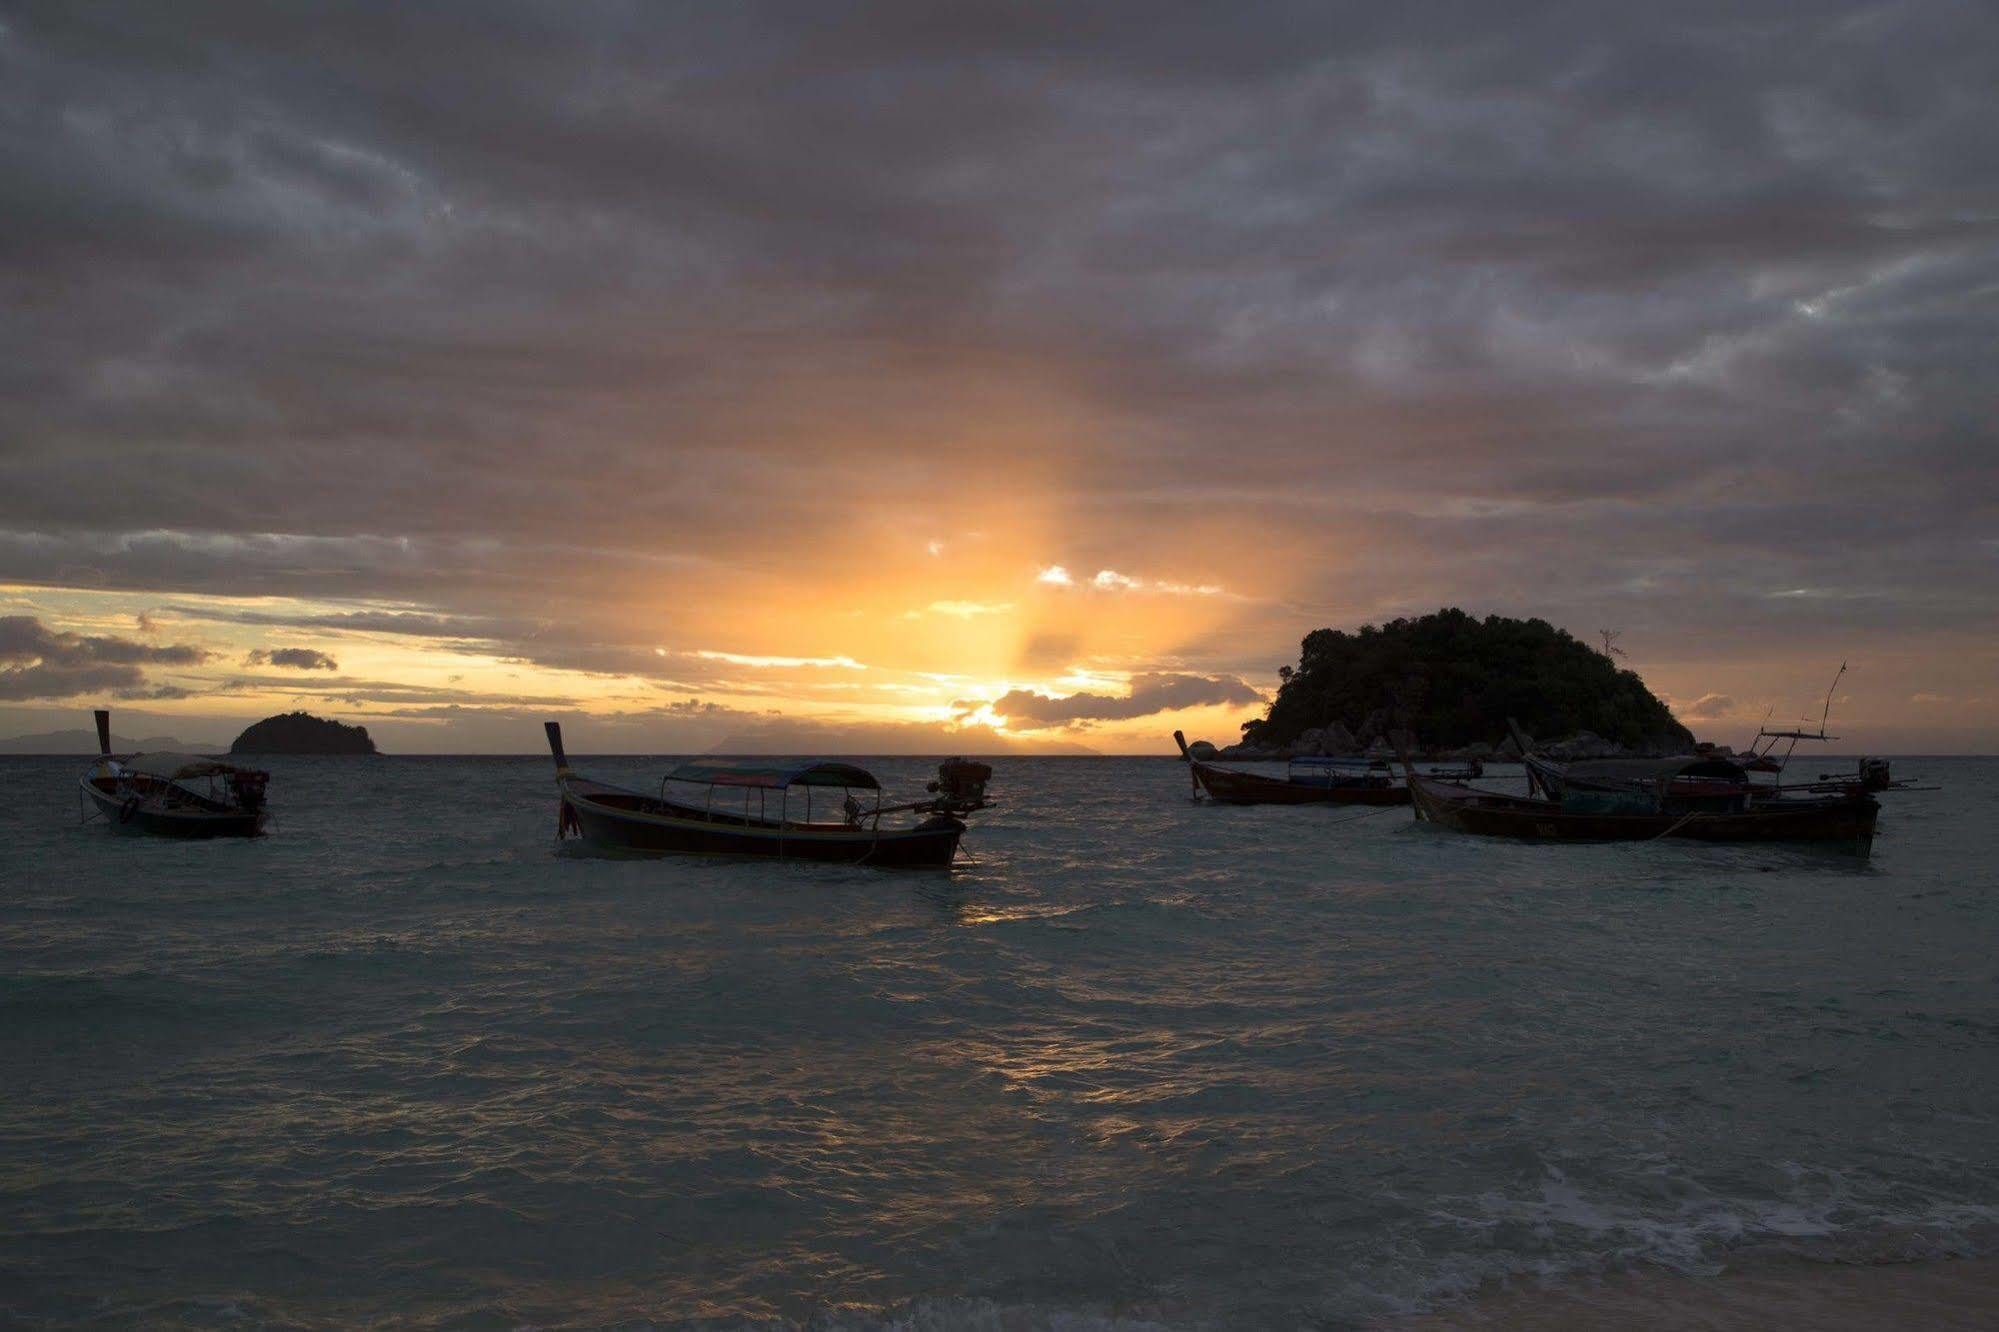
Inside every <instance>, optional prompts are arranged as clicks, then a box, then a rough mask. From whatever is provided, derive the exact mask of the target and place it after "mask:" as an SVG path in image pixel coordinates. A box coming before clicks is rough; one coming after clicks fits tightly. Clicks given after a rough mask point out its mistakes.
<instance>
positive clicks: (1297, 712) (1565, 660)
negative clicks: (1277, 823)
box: [1221, 607, 1694, 758]
mask: <svg viewBox="0 0 1999 1332" xmlns="http://www.w3.org/2000/svg"><path fill="white" fill-rule="evenodd" d="M1278 676H1279V678H1280V679H1281V680H1282V681H1283V683H1282V685H1281V686H1280V687H1279V688H1278V691H1277V697H1276V699H1275V700H1274V701H1273V702H1272V703H1271V705H1270V713H1269V715H1268V716H1266V717H1263V718H1261V719H1260V720H1257V721H1253V722H1249V723H1247V724H1246V725H1244V727H1243V728H1242V729H1243V738H1242V743H1241V744H1238V745H1232V746H1230V747H1229V748H1228V749H1226V750H1223V751H1221V752H1222V754H1223V755H1224V756H1225V757H1231V758H1289V757H1293V756H1295V755H1298V754H1360V753H1365V752H1376V753H1385V752H1387V751H1388V749H1389V737H1390V736H1391V735H1392V734H1393V733H1394V732H1396V731H1398V730H1406V731H1408V732H1409V733H1411V734H1412V735H1413V737H1414V740H1415V743H1416V745H1417V746H1418V748H1419V749H1421V750H1422V751H1423V752H1424V753H1426V754H1430V755H1436V756H1443V755H1446V754H1448V755H1451V756H1453V757H1465V758H1474V757H1491V756H1495V755H1497V754H1498V753H1499V752H1500V746H1501V744H1502V743H1503V742H1504V741H1505V739H1506V722H1507V719H1508V718H1509V717H1512V718H1516V719H1518V721H1519V723H1520V725H1521V726H1522V727H1523V728H1525V730H1526V731H1527V732H1528V733H1529V734H1530V735H1532V736H1536V737H1539V738H1540V739H1542V740H1560V741H1561V742H1562V743H1561V744H1560V746H1559V748H1560V750H1561V751H1563V752H1565V753H1566V754H1567V756H1569V757H1574V758H1584V757H1607V756H1610V755H1619V754H1683V753H1686V752H1688V751H1689V750H1691V749H1692V748H1693V745H1694V737H1693V733H1692V732H1691V731H1689V730H1687V728H1686V727H1684V726H1682V725H1680V723H1679V722H1678V721H1677V720H1675V718H1674V717H1673V714H1672V712H1671V711H1670V710H1669V709H1668V708H1667V707H1666V705H1665V704H1664V703H1663V702H1661V701H1660V700H1659V698H1658V697H1657V696H1656V695H1654V694H1653V693H1652V691H1651V690H1649V689H1647V688H1646V687H1645V682H1644V681H1643V680H1641V679H1639V678H1638V675H1637V673H1636V672H1634V671H1630V670H1627V669H1625V668H1624V667H1621V666H1619V665H1618V664H1617V662H1616V660H1615V659H1614V658H1613V657H1612V656H1611V655H1610V652H1609V651H1608V650H1606V651H1602V652H1599V651H1598V650H1597V649H1595V648H1592V647H1589V646H1588V645H1586V644H1584V643H1581V642H1579V641H1577V640H1576V639H1575V638H1574V637H1572V636H1571V635H1570V634H1569V633H1567V632H1566V631H1565V630H1561V629H1557V628H1555V627H1554V626H1553V625H1551V624H1549V623H1548V622H1547V621H1546V620H1540V619H1529V620H1516V619H1512V618H1509V617H1507V616H1503V615H1488V616H1486V617H1485V618H1484V619H1482V620H1481V619H1478V618H1476V617H1475V616H1471V615H1467V614H1466V613H1465V612H1464V611H1462V610H1458V609H1456V608H1455V607H1453V608H1449V609H1445V610H1440V611H1438V612H1436V613H1435V614H1434V615H1424V616H1420V617H1417V618H1414V619H1400V620H1392V621H1390V622H1389V623H1387V624H1384V625H1380V626H1378V627H1377V626H1375V625H1371V624H1370V625H1364V626H1362V627H1361V628H1360V629H1358V630H1356V631H1354V632H1352V633H1345V632H1342V631H1340V630H1337V629H1315V630H1313V631H1312V632H1311V633H1309V634H1307V635H1306V636H1305V640H1304V643H1303V645H1302V650H1301V652H1300V655H1299V661H1298V665H1297V667H1296V668H1295V669H1294V668H1292V667H1289V666H1287V667H1285V668H1283V669H1282V670H1280V671H1279V672H1278ZM1555 749H1556V746H1550V750H1551V752H1552V751H1554V750H1555Z"/></svg>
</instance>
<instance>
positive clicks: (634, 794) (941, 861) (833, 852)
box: [544, 722, 993, 869]
mask: <svg viewBox="0 0 1999 1332" xmlns="http://www.w3.org/2000/svg"><path fill="white" fill-rule="evenodd" d="M544 727H545V729H546V731H547V733H548V747H549V752H550V753H551V754H552V755H553V756H554V758H555V785H556V789H557V790H558V792H560V796H561V800H560V804H559V805H558V807H557V813H556V835H557V837H558V838H562V837H567V836H569V835H570V834H572V833H573V834H575V835H576V836H578V837H581V838H582V839H583V840H584V841H585V842H587V843H589V844H591V845H592V846H595V847H599V848H602V849H605V850H612V851H622V852H636V853H645V854H692V855H728V856H764V857H769V858H771V859H775V860H824V861H837V862H840V863H844V864H852V865H879V866H884V867H893V868H927V869H948V868H950V865H951V862H952V860H953V858H954V857H955V856H956V855H957V851H958V842H959V839H960V838H962V837H963V836H964V835H965V821H964V819H965V816H966V815H968V814H971V813H972V812H974V811H976V810H980V809H984V808H985V807H986V805H987V804H988V803H989V802H988V801H987V800H986V783H987V782H988V781H990V780H991V778H992V772H993V770H992V769H991V768H990V767H988V766H987V765H986V764H983V763H977V762H972V761H970V760H967V759H956V758H954V759H947V760H946V761H945V762H944V763H942V764H940V765H939V766H938V769H937V779H936V780H935V781H933V782H931V783H929V787H928V789H929V791H930V792H931V793H932V798H930V799H928V800H918V801H913V802H911V803H908V804H902V805H884V804H882V803H881V802H882V789H881V783H880V782H878V781H876V780H875V778H874V775H873V774H871V773H869V772H868V771H866V770H865V769H863V768H857V767H855V766H854V765H853V764H851V763H834V762H812V763H796V764H790V765H777V766H758V765H755V764H748V763H744V764H729V763H718V762H712V761H708V760H696V761H694V762H690V763H684V764H682V765H681V766H680V767H678V768H675V769H674V770H673V771H672V772H669V773H668V774H666V776H665V777H663V778H661V779H660V784H659V789H658V791H657V792H651V793H648V792H645V791H633V790H629V789H627V788H625V787H620V786H612V785H609V784H607V783H605V782H598V781H592V780H591V779H589V778H587V777H581V776H578V775H577V774H576V773H575V772H574V771H573V770H571V768H570V766H569V759H568V757H567V756H566V755H565V754H564V753H563V748H562V727H561V725H560V724H559V723H557V722H546V723H544ZM794 792H796V793H797V794H796V795H794V794H793V793H794ZM856 792H872V793H873V800H872V802H868V801H864V800H863V799H861V798H860V797H859V796H857V795H856V794H855V793H856ZM815 798H816V800H817V809H816V811H815V808H814V802H815ZM815 813H816V817H815ZM898 813H916V814H921V815H923V816H925V817H923V818H922V819H921V821H919V822H918V823H917V824H916V825H915V826H913V827H907V828H895V827H889V828H884V827H883V826H882V818H883V816H885V815H889V814H898Z"/></svg>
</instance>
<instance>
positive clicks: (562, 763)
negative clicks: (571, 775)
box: [541, 722, 569, 777]
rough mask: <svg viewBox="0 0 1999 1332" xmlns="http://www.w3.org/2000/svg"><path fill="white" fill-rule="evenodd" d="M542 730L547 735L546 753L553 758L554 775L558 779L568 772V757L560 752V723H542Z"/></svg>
mask: <svg viewBox="0 0 1999 1332" xmlns="http://www.w3.org/2000/svg"><path fill="white" fill-rule="evenodd" d="M541 728H542V730H544V731H546V732H547V733H548V752H549V753H551V754H553V755H554V756H555V774H556V776H558V777H561V776H564V775H566V774H567V773H568V772H569V756H568V755H566V754H564V753H563V752H562V723H561V722H543V723H542V724H541Z"/></svg>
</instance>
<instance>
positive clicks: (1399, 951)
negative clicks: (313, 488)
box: [0, 757, 1999, 1330]
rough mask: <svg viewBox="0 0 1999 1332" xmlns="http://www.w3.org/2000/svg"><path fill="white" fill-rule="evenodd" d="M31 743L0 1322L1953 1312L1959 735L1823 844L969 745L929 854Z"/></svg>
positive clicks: (22, 777)
mask: <svg viewBox="0 0 1999 1332" xmlns="http://www.w3.org/2000/svg"><path fill="white" fill-rule="evenodd" d="M575 761H576V764H577V767H578V768H579V770H581V771H584V772H587V773H589V774H590V775H592V776H599V777H601V778H603V779H605V780H608V781H613V782H619V783H623V784H629V785H634V786H647V787H649V786H651V785H652V784H653V783H655V782H656V781H657V780H658V777H659V775H660V774H661V773H662V772H663V771H665V770H666V769H667V768H668V767H670V766H671V760H668V759H664V758H650V759H646V758H625V757H620V758H606V759H591V760H584V759H581V758H578V759H577V760H575ZM860 761H861V762H863V763H864V764H865V765H866V766H868V767H870V768H871V769H873V770H874V771H875V772H876V773H878V774H879V775H880V776H881V778H882V779H883V783H884V785H885V786H886V787H888V788H889V791H890V792H891V794H894V795H906V796H910V797H914V796H915V795H917V794H919V793H920V787H921V783H922V781H923V780H924V779H925V778H926V777H927V776H929V775H931V763H930V762H927V761H923V760H916V759H907V758H889V759H864V760H860ZM84 765H85V761H84V760H81V759H49V758H20V759H4V760H0V1324H4V1325H6V1326H10V1327H13V1326H18V1327H30V1328H33V1327H56V1326H72V1325H78V1324H82V1325H88V1326H93V1327H96V1326H105V1327H126V1326H143V1327H179V1326H185V1327H262V1326H283V1327H303V1328H322V1327H325V1328H331V1327H353V1326H377V1327H441V1328H444V1327H448V1328H459V1327H465V1328H488V1327H491V1328H582V1327H717V1328H792V1327H805V1328H814V1329H844V1328H876V1327H894V1328H909V1329H954V1328H974V1329H1016V1328H1018V1329H1027V1328H1060V1329H1078V1330H1080V1329H1098V1328H1122V1329H1137V1328H1210V1327H1212V1328H1250V1327H1253V1328H1321V1329H1325V1328H1330V1329H1339V1328H1349V1327H1351V1328H1374V1327H1385V1328H1394V1327H1401V1326H1420V1327H1426V1328H1427V1327H1441V1326H1448V1327H1459V1326H1500V1327H1504V1326H1519V1327H1526V1326H1536V1327H1539V1326H1560V1325H1581V1324H1585V1323H1590V1322H1592V1321H1594V1322H1595V1323H1596V1325H1602V1326H1639V1325H1644V1326H1662V1327H1663V1326H1681V1327H1684V1326H1701V1327H1721V1326H1738V1325H1740V1326H1755V1325H1789V1326H1832V1325H1835V1323H1836V1321H1837V1318H1838V1317H1840V1316H1851V1315H1852V1312H1853V1310H1854V1309H1856V1308H1861V1309H1873V1310H1874V1311H1875V1315H1877V1316H1876V1317H1870V1318H1867V1319H1865V1320H1864V1321H1862V1322H1860V1323H1855V1324H1853V1325H1856V1326H1860V1325H1875V1326H1880V1325H1892V1324H1893V1323H1895V1322H1900V1323H1901V1324H1902V1325H1917V1322H1918V1321H1920V1322H1921V1323H1922V1325H1927V1326H1964V1327H1972V1326H1991V1325H1993V1322H1994V1321H1999V1301H1994V1302H1992V1303H1990V1304H1988V1305H1986V1306H1984V1309H1983V1311H1982V1312H1968V1311H1967V1310H1966V1308H1965V1307H1963V1303H1962V1300H1958V1301H1957V1302H1956V1303H1952V1302H1951V1301H1946V1303H1945V1305H1944V1306H1941V1312H1940V1313H1939V1314H1938V1316H1937V1317H1935V1318H1931V1319H1925V1320H1911V1319H1906V1318H1894V1317H1891V1316H1890V1313H1889V1312H1887V1311H1892V1310H1894V1309H1896V1308H1897V1307H1899V1306H1897V1304H1896V1301H1897V1300H1899V1299H1904V1298H1913V1297H1912V1296H1908V1295H1907V1292H1910V1291H1914V1290H1917V1289H1919V1288H1925V1287H1922V1281H1923V1280H1924V1276H1923V1274H1925V1273H1931V1274H1933V1273H1938V1272H1943V1273H1971V1274H1977V1273H1984V1274H1985V1276H1983V1277H1980V1278H1978V1279H1977V1280H1974V1281H1971V1282H1970V1283H1969V1285H1968V1290H1969V1291H1970V1293H1969V1294H1967V1295H1965V1296H1964V1298H1965V1299H1971V1300H1974V1301H1975V1300H1978V1299H1984V1298H1988V1297H1989V1295H1990V1292H1991V1291H1992V1290H1994V1289H1999V1280H1992V1279H1988V1278H1990V1274H1991V1272H1992V1270H1993V1268H1992V1260H1993V1256H1994V1255H1995V1254H1999V948H1995V944H1999V875H1995V870H1994V866H1995V865H1999V818H1995V804H1994V799H1993V792H1994V791H1995V790H1999V760H1993V759H1968V758H1938V759H1912V758H1903V759H1898V760H1896V775H1897V776H1901V777H1910V778H1915V779H1917V780H1919V781H1920V782H1921V783H1922V784H1923V785H1925V786H1930V787H1937V788H1940V789H1937V790H1927V791H1909V792H1895V793H1890V794H1888V795H1886V796H1884V797H1883V802H1884V813H1883V816H1882V819H1881V831H1880V836H1879V840H1878V841H1877V842H1876V843H1875V846H1874V850H1873V854H1872V856H1871V858H1867V859H1860V858H1856V857H1854V856H1852V855H1849V854H1844V853H1841V852H1829V851H1815V850H1811V849H1800V848H1783V847H1767V846H1766V847H1736V848H1730V847H1722V846H1711V845H1705V844H1701V843H1695V842H1684V841H1677V840H1667V841H1660V842H1653V843H1646V844H1638V845H1616V846H1558V845H1534V844H1513V843H1508V842H1503V841H1492V840H1484V839H1477V838H1471V837H1467V836H1463V835H1459V834H1455V833H1451V832H1448V831H1445V830H1441V829H1437V828H1434V827H1432V826H1428V825H1421V824H1417V823H1416V822H1415V821H1414V820H1413V819H1412V817H1411V815H1410V812H1409V811H1408V810H1407V809H1392V810H1387V811H1380V810H1371V809H1365V808H1362V809H1352V808H1324V807H1321V808H1292V809H1283V808H1216V807H1210V806H1204V805H1196V804H1193V803H1191V802H1190V801H1189V799H1188V794H1189V788H1188V774H1187V770H1186V768H1185V767H1184V765H1182V764H1180V763H1178V762H1175V761H1172V760H1170V759H1164V758H1162V759H1142V758H1130V759H1125V758H1118V759H1109V758H1104V759H1093V758H1045V759H1032V758H1001V759H997V760H994V769H995V772H994V778H993V785H992V790H993V795H994V799H995V801H996V803H995V804H994V806H993V807H992V808H990V809H988V810H986V811H984V812H983V813H980V814H978V815H976V816H975V817H974V819H973V821H972V822H973V827H972V829H971V831H970V833H969V834H968V835H967V837H966V839H965V845H964V852H963V857H964V858H963V862H962V863H961V865H960V866H959V867H958V868H957V869H956V870H955V871H954V872H951V873H941V872H918V871H903V872H896V871H887V870H878V869H870V868H851V867H829V866H824V865H810V864H798V863H786V864H770V863H762V862H750V861H738V860H726V859H655V860H633V859H615V858H605V857H599V856H593V855H591V854H589V853H588V852H587V851H586V850H584V849H583V848H582V847H580V846H579V844H577V843H576V842H574V841H571V842H567V843H558V841H557V839H556V802H555V792H554V787H553V784H552V782H551V780H550V778H551V770H550V766H549V763H548V760H547V759H546V758H545V757H543V758H538V759H531V758H525V757H523V758H490V757H486V758H431V757H382V758H375V759H360V758H337V759H336V758H274V759H270V760H268V766H269V768H270V769H271V772H272V780H271V787H270V792H271V799H272V805H273V807H274V809H275V810H276V821H275V826H274V827H273V829H272V831H271V832H270V834H269V835H268V836H265V837H263V838H260V839H257V840H255V841H235V842H210V843H187V844H182V843H173V842H166V841H158V840H151V839H145V838H139V837H129V836H119V835H115V834H114V833H113V832H112V831H111V830H110V829H109V828H107V826H106V825H105V824H104V823H103V822H102V821H95V822H86V821H81V817H80V816H81V811H80V810H79V806H78V800H77V794H78V793H77V786H76V781H77V777H78V775H79V773H80V771H81V770H82V768H83V767H84ZM1800 765H1801V766H1810V767H1814V768H1823V769H1824V770H1827V771H1833V770H1850V769H1851V766H1852V760H1851V759H1850V758H1849V759H1820V758H1816V757H1815V758H1813V759H1810V760H1800ZM1517 772H1518V769H1511V770H1508V769H1496V770H1495V775H1494V777H1493V778H1492V781H1493V782H1494V784H1495V786H1496V787H1497V788H1498V789H1504V788H1505V787H1506V786H1507V785H1508V784H1509V783H1511V785H1512V787H1513V789H1519V782H1518V781H1517V778H1516V777H1515V776H1514V775H1513V774H1517ZM1870 1274H1874V1275H1878V1276H1879V1277H1880V1279H1879V1280H1875V1281H1873V1283H1872V1285H1871V1286H1869V1287H1868V1289H1869V1290H1871V1291H1872V1294H1869V1295H1867V1296H1866V1297H1865V1298H1866V1299H1870V1300H1876V1301H1886V1303H1885V1304H1882V1303H1877V1304H1872V1305H1868V1304H1855V1303H1854V1302H1853V1301H1854V1299H1855V1298H1857V1297H1855V1296H1854V1295H1853V1293H1852V1292H1853V1289H1854V1283H1855V1282H1856V1281H1859V1282H1861V1283H1862V1284H1863V1285H1866V1284H1867V1283H1868V1281H1869V1279H1870ZM1773 1289H1774V1290H1775V1291H1776V1292H1777V1294H1776V1295H1774V1296H1773V1295H1772V1293H1771V1292H1772V1290H1773ZM1731 1291H1740V1292H1754V1299H1753V1300H1751V1299H1750V1297H1749V1295H1747V1294H1745V1295H1744V1296H1743V1299H1744V1300H1748V1301H1749V1302H1748V1303H1746V1304H1739V1305H1737V1306H1735V1308H1734V1313H1735V1314H1738V1315H1739V1314H1742V1312H1743V1310H1744V1309H1749V1310H1750V1311H1751V1313H1752V1314H1753V1311H1754V1310H1755V1309H1765V1310H1766V1311H1767V1310H1768V1309H1769V1308H1771V1307H1782V1308H1786V1309H1788V1310H1790V1313H1789V1314H1788V1315H1786V1316H1783V1317H1777V1318H1774V1319H1773V1320H1772V1321H1768V1322H1763V1323H1758V1322H1756V1321H1750V1322H1741V1321H1738V1322H1729V1321H1727V1319H1728V1317H1729V1316H1731V1315H1730V1308H1731V1305H1730V1301H1731V1299H1732V1298H1733V1297H1732V1296H1731V1294H1730V1292H1731ZM1898 1291H1899V1292H1903V1293H1902V1294H1897V1292H1898ZM1772 1298H1775V1299H1777V1300H1779V1306H1771V1305H1769V1304H1768V1303H1767V1301H1768V1300H1770V1299H1772ZM1953 1298H1955V1297H1953ZM1619 1301H1624V1303H1623V1304H1622V1305H1621V1306H1620V1305H1619V1304H1618V1302H1619ZM1757 1301H1763V1302H1764V1303H1757ZM1786 1301H1787V1302H1788V1303H1785V1302H1786ZM1593 1302H1595V1303H1593ZM1620 1307H1621V1308H1622V1309H1623V1312H1622V1313H1618V1312H1617V1311H1616V1310H1617V1309H1618V1308H1620ZM1591 1309H1594V1310H1595V1312H1594V1314H1589V1313H1587V1312H1585V1313H1583V1314H1576V1312H1575V1311H1577V1310H1584V1311H1588V1310H1591ZM1842 1310H1844V1311H1845V1315H1842V1314H1841V1311H1842ZM1607 1311H1608V1312H1607ZM1641 1313H1642V1314H1643V1317H1641V1316H1640V1314H1641ZM1571 1314H1575V1317H1574V1318H1572V1317H1571V1316H1570V1315H1571ZM1960 1316H1963V1317H1965V1318H1968V1319H1969V1320H1970V1321H1964V1322H1961V1323H1954V1322H1951V1321H1950V1320H1951V1319H1952V1318H1957V1317H1960ZM1648 1318H1649V1319H1656V1320H1661V1321H1656V1322H1648V1321H1646V1319H1648ZM1703 1319H1705V1320H1706V1321H1702V1320H1703ZM1839 1325H1845V1324H1839Z"/></svg>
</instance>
